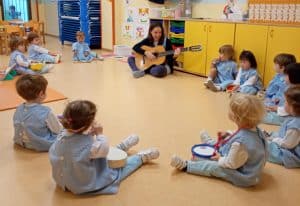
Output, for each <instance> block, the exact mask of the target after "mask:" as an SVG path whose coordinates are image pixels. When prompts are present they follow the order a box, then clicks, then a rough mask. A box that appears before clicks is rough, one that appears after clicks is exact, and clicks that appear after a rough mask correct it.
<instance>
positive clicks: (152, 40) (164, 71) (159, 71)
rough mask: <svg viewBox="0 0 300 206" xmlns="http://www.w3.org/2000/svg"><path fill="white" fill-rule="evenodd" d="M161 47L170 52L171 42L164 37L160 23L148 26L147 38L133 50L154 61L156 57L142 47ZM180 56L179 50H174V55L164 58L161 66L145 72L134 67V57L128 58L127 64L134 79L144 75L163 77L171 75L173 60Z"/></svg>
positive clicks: (154, 66) (155, 66)
mask: <svg viewBox="0 0 300 206" xmlns="http://www.w3.org/2000/svg"><path fill="white" fill-rule="evenodd" d="M159 45H162V46H163V47H164V48H165V50H172V44H171V41H170V40H169V39H168V38H166V37H165V35H164V29H163V27H162V25H161V24H160V23H153V24H151V25H150V28H149V33H148V37H147V38H145V39H143V40H142V41H141V42H139V43H137V44H136V45H135V46H134V47H133V50H134V52H136V53H137V54H140V55H143V56H144V57H145V58H147V59H148V60H150V61H151V60H153V61H154V60H155V59H156V58H157V57H156V56H155V54H153V53H152V52H151V51H146V50H144V49H143V48H142V47H143V46H148V47H156V46H159ZM179 54H180V49H176V50H175V52H174V54H171V55H168V56H166V60H165V62H164V63H163V64H160V65H153V66H151V67H150V68H147V69H146V70H140V69H139V68H138V67H137V65H136V59H135V57H134V56H132V57H129V58H128V64H129V66H130V68H131V70H132V74H133V76H134V77H135V78H140V77H143V76H144V75H145V74H151V75H152V76H154V77H164V76H166V75H168V74H170V73H173V58H176V57H177V56H178V55H179Z"/></svg>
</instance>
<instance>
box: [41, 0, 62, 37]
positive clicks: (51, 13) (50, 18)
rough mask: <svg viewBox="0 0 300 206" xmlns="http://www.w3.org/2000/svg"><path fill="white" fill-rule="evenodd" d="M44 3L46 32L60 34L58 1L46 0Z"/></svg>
mask: <svg viewBox="0 0 300 206" xmlns="http://www.w3.org/2000/svg"><path fill="white" fill-rule="evenodd" d="M46 2H47V3H45V4H44V16H45V17H44V18H45V20H44V22H45V32H46V34H51V35H54V36H59V26H58V14H57V2H55V1H54V2H51V1H46Z"/></svg>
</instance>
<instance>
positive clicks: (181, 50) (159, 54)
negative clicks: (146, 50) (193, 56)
mask: <svg viewBox="0 0 300 206" xmlns="http://www.w3.org/2000/svg"><path fill="white" fill-rule="evenodd" d="M188 50H189V47H185V48H180V52H185V51H188ZM174 52H175V51H174V50H169V51H165V52H160V53H158V55H157V57H163V56H167V55H172V54H174Z"/></svg>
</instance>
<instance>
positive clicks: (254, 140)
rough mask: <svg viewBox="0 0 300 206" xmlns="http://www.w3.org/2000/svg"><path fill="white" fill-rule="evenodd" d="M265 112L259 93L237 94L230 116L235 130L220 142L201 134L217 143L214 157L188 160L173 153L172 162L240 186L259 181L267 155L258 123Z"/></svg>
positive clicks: (231, 101)
mask: <svg viewBox="0 0 300 206" xmlns="http://www.w3.org/2000/svg"><path fill="white" fill-rule="evenodd" d="M263 115H264V105H263V103H262V102H261V101H260V100H259V99H258V98H257V97H256V96H253V95H248V94H241V93H237V94H234V95H233V96H232V98H231V100H230V104H229V115H228V116H229V118H230V120H232V121H233V122H234V123H235V124H236V125H237V130H236V132H234V133H232V134H226V135H223V138H222V139H220V141H218V142H217V144H215V143H216V141H213V140H212V139H211V138H210V137H207V136H206V135H205V136H202V139H203V140H204V143H207V144H213V145H215V149H216V151H215V155H214V156H213V157H212V158H210V159H200V160H198V161H185V160H183V159H182V158H180V157H178V156H176V155H174V156H173V157H172V159H171V166H173V167H175V168H176V169H178V170H180V171H185V172H187V173H190V174H195V175H201V176H209V177H218V178H221V179H224V180H226V181H229V182H231V183H232V184H234V185H236V186H240V187H249V186H253V185H256V184H258V183H259V181H260V178H261V173H262V171H263V168H264V165H265V162H266V159H267V152H266V142H265V139H264V135H263V132H262V131H261V130H260V129H259V128H258V127H257V125H258V124H259V123H260V121H261V120H262V118H263Z"/></svg>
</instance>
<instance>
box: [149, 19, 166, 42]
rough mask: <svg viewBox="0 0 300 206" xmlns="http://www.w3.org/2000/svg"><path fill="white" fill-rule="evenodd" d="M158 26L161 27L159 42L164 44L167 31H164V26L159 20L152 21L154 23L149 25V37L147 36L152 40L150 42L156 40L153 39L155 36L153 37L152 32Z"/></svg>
mask: <svg viewBox="0 0 300 206" xmlns="http://www.w3.org/2000/svg"><path fill="white" fill-rule="evenodd" d="M156 27H159V28H160V29H161V37H160V39H159V44H163V42H164V39H165V32H164V28H163V26H162V24H161V23H159V22H156V23H152V24H151V25H150V27H149V32H148V37H147V38H148V39H149V40H150V42H154V39H153V37H152V34H151V32H152V30H153V29H155V28H156Z"/></svg>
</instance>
